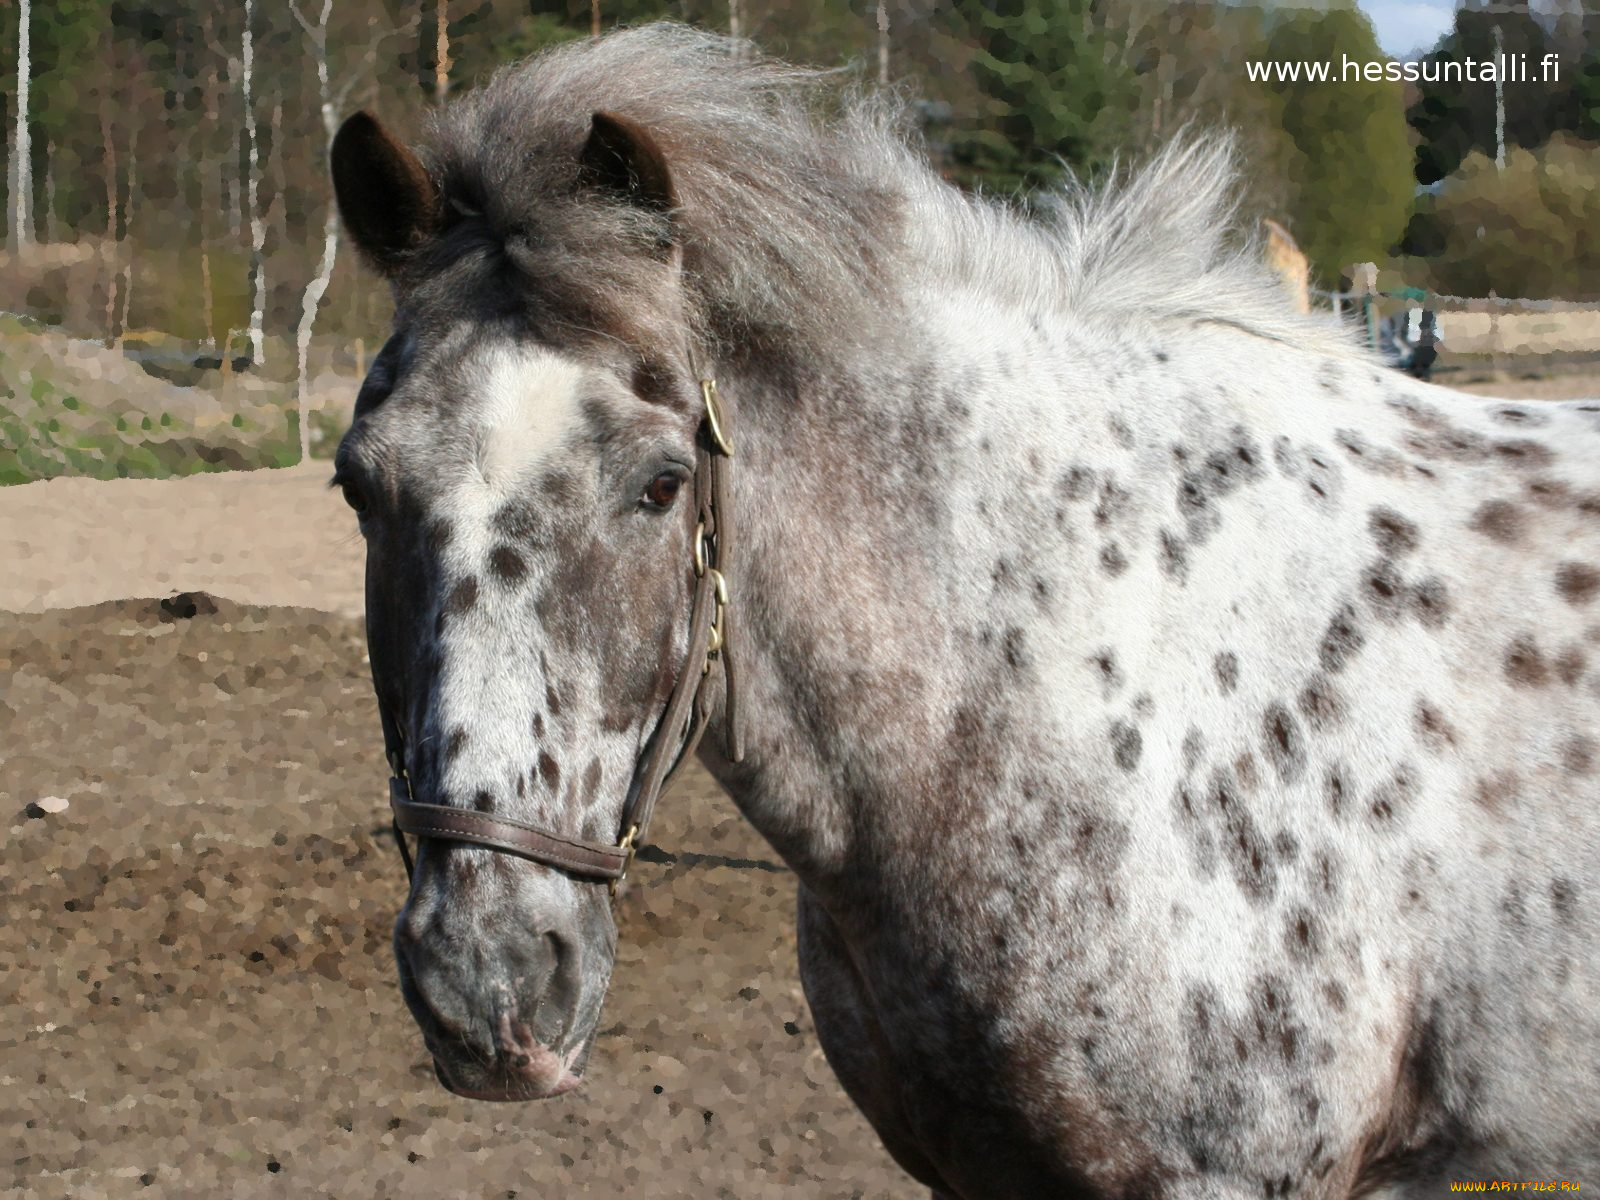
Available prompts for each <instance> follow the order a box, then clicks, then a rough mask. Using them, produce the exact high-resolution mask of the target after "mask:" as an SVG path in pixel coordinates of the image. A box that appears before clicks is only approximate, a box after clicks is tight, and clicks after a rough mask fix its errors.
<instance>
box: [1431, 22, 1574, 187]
mask: <svg viewBox="0 0 1600 1200" xmlns="http://www.w3.org/2000/svg"><path fill="white" fill-rule="evenodd" d="M1496 31H1498V33H1499V38H1500V42H1499V44H1500V46H1501V47H1503V51H1504V53H1505V54H1507V55H1524V56H1526V59H1525V61H1527V62H1529V63H1530V64H1533V65H1534V67H1535V69H1536V68H1537V65H1538V64H1539V62H1540V60H1541V58H1542V56H1543V55H1544V54H1545V53H1546V52H1547V51H1548V50H1549V38H1548V37H1547V36H1546V34H1545V31H1544V29H1543V27H1542V26H1541V25H1540V24H1539V22H1538V21H1537V20H1535V19H1534V17H1533V16H1532V15H1531V14H1530V13H1529V12H1527V11H1526V10H1524V11H1520V12H1519V11H1513V10H1509V9H1506V8H1496V9H1494V10H1485V9H1474V8H1460V9H1458V10H1457V11H1456V19H1455V25H1454V27H1453V28H1452V29H1451V31H1450V32H1449V33H1448V34H1446V35H1445V37H1444V39H1443V40H1442V41H1440V43H1439V45H1438V47H1437V48H1436V49H1435V50H1434V51H1433V53H1432V54H1430V55H1428V56H1427V58H1426V59H1425V60H1424V64H1425V66H1427V67H1428V68H1429V73H1434V72H1442V71H1443V69H1444V67H1445V65H1446V64H1458V65H1459V64H1463V63H1465V62H1466V61H1468V60H1472V61H1474V62H1488V61H1490V60H1493V59H1494V58H1495V56H1496V42H1495V35H1496ZM1502 95H1503V96H1504V100H1505V137H1506V143H1507V145H1510V146H1539V145H1543V144H1544V142H1545V141H1546V140H1547V139H1548V138H1549V137H1550V134H1551V133H1552V132H1553V131H1554V130H1555V129H1557V128H1560V127H1561V126H1562V125H1563V124H1564V123H1565V122H1564V121H1563V120H1562V118H1561V116H1560V108H1561V102H1562V99H1563V96H1564V92H1563V89H1561V88H1554V87H1547V86H1545V85H1543V84H1535V83H1530V82H1508V83H1506V84H1505V86H1504V88H1503V89H1502ZM1408 116H1409V119H1410V121H1411V124H1412V126H1413V127H1414V128H1415V129H1416V131H1417V136H1418V138H1419V139H1420V141H1419V143H1418V145H1417V150H1416V177H1417V180H1418V181H1419V182H1421V183H1434V182H1436V181H1438V180H1440V179H1443V178H1444V177H1445V176H1446V175H1449V174H1451V173H1452V172H1454V171H1455V170H1456V169H1457V168H1458V167H1459V166H1460V165H1461V163H1462V161H1463V160H1464V159H1465V158H1466V157H1467V155H1468V154H1471V153H1472V152H1473V151H1474V150H1480V151H1483V152H1484V153H1486V154H1489V155H1491V156H1493V154H1494V152H1495V88H1494V85H1493V84H1492V83H1487V82H1478V83H1463V82H1461V80H1460V79H1459V78H1451V79H1449V80H1446V79H1443V78H1440V79H1437V80H1435V81H1433V82H1429V81H1428V80H1426V79H1424V80H1423V81H1421V82H1419V83H1418V85H1417V100H1416V102H1415V103H1414V104H1413V105H1412V106H1411V110H1410V112H1409V114H1408Z"/></svg>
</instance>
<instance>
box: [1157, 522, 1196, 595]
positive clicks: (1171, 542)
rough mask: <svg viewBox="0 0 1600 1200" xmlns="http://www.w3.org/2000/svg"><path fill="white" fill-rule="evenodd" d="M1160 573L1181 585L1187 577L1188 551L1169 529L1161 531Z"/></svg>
mask: <svg viewBox="0 0 1600 1200" xmlns="http://www.w3.org/2000/svg"><path fill="white" fill-rule="evenodd" d="M1159 560H1160V563H1161V570H1162V573H1163V574H1165V575H1168V576H1170V577H1172V578H1173V579H1176V580H1177V581H1178V582H1179V583H1182V582H1183V581H1184V580H1185V579H1187V578H1188V575H1189V551H1188V548H1187V547H1186V546H1185V544H1184V541H1183V539H1182V538H1181V537H1179V536H1178V535H1177V534H1175V533H1173V532H1172V531H1171V530H1170V529H1163V530H1162V531H1161V549H1160V552H1159Z"/></svg>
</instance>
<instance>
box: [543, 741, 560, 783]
mask: <svg viewBox="0 0 1600 1200" xmlns="http://www.w3.org/2000/svg"><path fill="white" fill-rule="evenodd" d="M539 778H540V779H542V780H544V785H545V787H547V788H549V789H550V791H551V792H552V793H554V792H555V791H556V790H557V789H558V788H559V787H560V786H561V767H560V766H559V765H558V764H557V763H556V760H555V759H553V758H551V757H550V755H549V753H548V752H547V751H544V750H541V751H539Z"/></svg>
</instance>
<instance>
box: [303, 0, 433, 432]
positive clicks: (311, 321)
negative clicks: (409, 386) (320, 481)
mask: <svg viewBox="0 0 1600 1200" xmlns="http://www.w3.org/2000/svg"><path fill="white" fill-rule="evenodd" d="M289 11H290V12H292V13H294V19H295V20H296V21H298V22H299V23H300V28H301V29H303V30H305V34H306V39H307V40H308V41H309V42H310V43H311V56H312V59H313V61H314V62H315V64H316V70H317V99H318V101H319V109H320V111H321V114H322V137H323V141H322V150H323V159H322V161H323V162H324V164H326V163H327V162H329V161H330V160H331V158H332V154H333V139H334V135H335V134H337V133H338V132H339V114H340V113H341V112H342V111H343V110H344V108H345V105H346V103H347V102H348V100H349V97H350V93H351V91H352V90H353V89H354V88H355V86H356V85H357V84H358V83H360V82H361V80H362V78H363V77H364V75H365V73H366V71H367V70H368V69H369V68H370V67H371V66H372V64H373V63H374V62H375V61H377V57H378V50H379V48H380V47H381V46H382V44H383V43H384V41H385V40H386V39H388V38H390V37H393V36H395V35H397V34H401V33H410V32H412V31H414V30H415V29H416V27H417V23H418V21H419V20H420V14H414V15H413V16H412V19H411V22H410V24H408V25H406V26H405V27H404V28H403V29H399V30H388V31H385V32H382V33H379V34H378V35H377V36H376V37H375V38H373V40H372V41H371V43H369V44H368V46H367V50H366V53H365V54H364V55H362V57H361V61H360V62H359V63H358V64H357V65H356V67H355V68H354V69H353V70H351V71H350V72H349V74H348V75H347V76H346V78H345V79H344V81H343V83H341V84H340V86H339V88H338V90H337V91H335V90H334V87H333V83H332V79H331V75H330V71H329V66H328V24H329V22H330V21H332V19H333V0H322V12H321V13H320V15H319V16H318V18H317V20H316V21H311V20H310V19H308V18H307V17H306V15H305V12H304V11H302V9H301V7H300V2H299V0H289ZM338 254H339V212H338V209H337V208H336V207H335V206H334V204H333V202H332V200H331V199H330V200H329V201H327V204H326V208H325V210H324V215H323V219H322V258H321V260H320V261H319V262H318V264H317V273H316V274H315V275H313V276H312V277H311V282H309V283H308V284H306V290H305V295H304V297H303V299H302V301H301V304H300V325H299V327H298V328H297V329H296V330H295V405H296V408H297V410H298V411H299V414H300V458H301V460H302V461H304V460H306V459H308V458H309V457H310V456H311V422H310V415H311V414H310V396H309V392H310V379H309V375H310V371H309V366H308V359H309V357H310V352H311V332H312V330H313V329H314V328H315V326H316V323H317V310H318V309H319V308H320V307H321V306H322V298H323V296H324V295H326V294H327V291H328V283H329V281H330V280H332V278H333V267H334V263H335V262H336V261H337V260H338Z"/></svg>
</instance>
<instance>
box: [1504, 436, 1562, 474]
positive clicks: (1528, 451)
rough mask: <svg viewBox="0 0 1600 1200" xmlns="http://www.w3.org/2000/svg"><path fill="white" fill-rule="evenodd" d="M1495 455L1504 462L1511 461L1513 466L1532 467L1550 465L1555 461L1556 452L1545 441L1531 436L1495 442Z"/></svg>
mask: <svg viewBox="0 0 1600 1200" xmlns="http://www.w3.org/2000/svg"><path fill="white" fill-rule="evenodd" d="M1493 449H1494V456H1495V457H1496V458H1498V459H1500V460H1501V461H1502V462H1507V463H1510V464H1511V465H1512V466H1513V467H1522V468H1531V467H1548V466H1549V465H1550V464H1551V463H1552V462H1554V461H1555V457H1556V456H1555V454H1554V452H1553V451H1551V449H1550V447H1549V446H1546V445H1545V444H1544V443H1543V442H1536V441H1533V440H1532V439H1531V438H1517V439H1515V440H1513V441H1509V442H1496V443H1494V447H1493Z"/></svg>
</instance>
